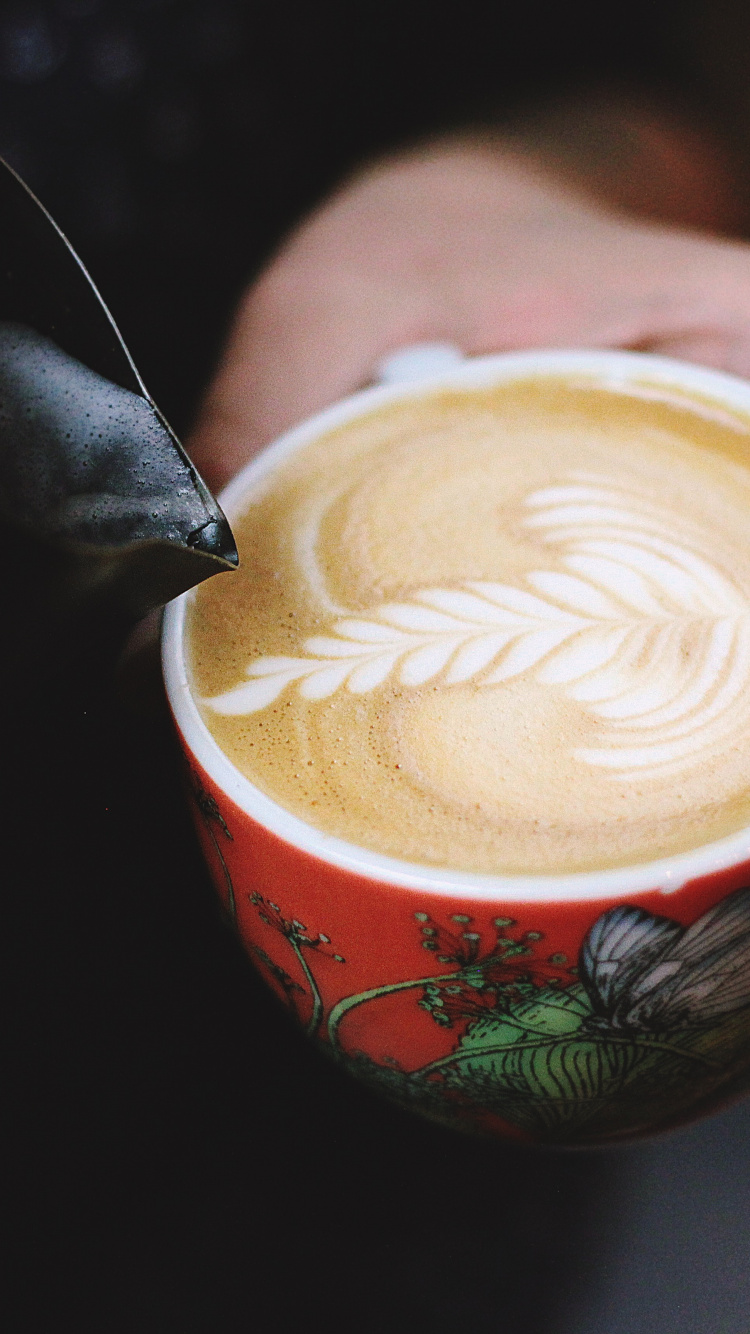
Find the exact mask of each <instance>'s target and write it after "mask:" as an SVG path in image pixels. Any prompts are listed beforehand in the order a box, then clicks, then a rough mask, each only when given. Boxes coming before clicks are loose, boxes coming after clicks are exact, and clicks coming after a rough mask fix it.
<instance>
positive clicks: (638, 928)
mask: <svg viewBox="0 0 750 1334" xmlns="http://www.w3.org/2000/svg"><path fill="white" fill-rule="evenodd" d="M579 968H580V978H581V982H582V983H583V986H584V987H585V989H586V992H587V994H588V996H589V999H590V1001H591V1004H592V1008H593V1022H594V1023H596V1025H597V1027H607V1028H610V1029H620V1030H625V1031H629V1032H636V1031H637V1032H641V1033H643V1032H648V1031H651V1032H657V1031H658V1032H664V1031H665V1030H669V1029H673V1028H683V1027H687V1026H689V1025H694V1024H703V1023H711V1022H713V1021H714V1020H716V1019H718V1018H719V1017H720V1016H722V1015H726V1014H729V1013H731V1012H732V1011H735V1010H740V1009H742V1007H743V1006H745V1005H748V1004H750V889H742V890H738V891H737V893H735V894H732V895H730V896H729V898H726V899H723V900H722V902H721V903H717V904H716V906H715V907H713V908H710V909H709V911H708V912H706V913H704V915H703V916H702V917H700V918H698V921H697V922H693V924H692V926H689V927H684V926H681V925H680V923H679V922H675V921H672V920H671V919H670V918H668V917H656V916H654V915H652V914H651V913H648V912H644V911H643V909H641V908H633V907H630V906H628V905H623V906H621V907H617V908H612V909H611V910H610V911H609V912H606V913H603V914H602V916H601V917H599V918H598V919H597V921H596V922H595V923H594V925H593V926H592V928H591V930H590V931H589V933H588V935H587V937H586V939H585V940H584V943H583V946H582V949H581V955H580V960H579Z"/></svg>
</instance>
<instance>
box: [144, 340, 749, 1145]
mask: <svg viewBox="0 0 750 1334" xmlns="http://www.w3.org/2000/svg"><path fill="white" fill-rule="evenodd" d="M457 360H458V358H457V357H456V356H455V355H453V354H451V352H450V349H443V350H442V351H441V349H440V348H437V349H434V351H433V352H432V353H431V352H430V350H429V349H428V350H424V349H421V350H420V349H417V350H416V351H413V350H412V351H409V352H408V353H407V354H405V355H404V356H403V357H398V358H395V359H391V360H390V361H389V362H388V363H386V364H384V367H383V379H384V380H385V381H387V382H386V383H381V384H380V385H379V386H377V387H375V388H371V389H368V390H365V391H363V392H362V393H358V394H356V395H354V396H353V397H351V398H349V399H347V400H346V401H344V402H341V403H339V404H337V405H335V406H334V407H331V408H329V409H328V410H327V411H325V412H322V413H320V414H319V415H318V416H316V417H315V418H314V419H313V420H311V421H308V422H306V423H305V424H303V425H302V426H299V427H298V428H296V429H295V430H293V431H291V432H290V433H288V434H287V435H285V436H284V437H283V438H282V439H281V440H279V441H277V442H276V443H275V444H274V445H272V446H270V447H269V448H268V449H267V450H265V451H264V452H263V454H262V455H260V456H259V457H258V458H256V459H255V460H253V462H251V463H250V464H249V465H248V466H247V467H246V468H245V469H244V470H243V471H242V472H241V473H240V474H239V475H238V476H237V477H236V478H235V479H234V480H233V481H232V482H231V483H230V484H229V486H228V487H227V488H226V489H225V491H224V492H223V494H222V495H221V497H220V500H221V505H222V508H223V509H224V511H225V513H226V514H227V516H228V518H229V520H230V522H231V520H232V518H233V517H234V516H235V515H237V514H239V513H241V512H242V509H243V501H244V499H245V497H246V496H247V494H248V492H249V491H250V489H251V488H252V487H253V486H254V485H255V484H256V482H257V481H258V480H259V479H260V478H261V477H262V476H263V475H264V474H265V473H266V472H267V471H268V470H269V469H271V468H272V467H273V466H274V465H275V463H276V462H277V461H278V460H280V459H283V458H284V457H286V456H288V455H289V454H290V453H292V452H293V451H295V450H298V449H302V448H304V446H305V445H306V444H307V443H309V442H311V441H312V440H315V439H317V438H318V437H319V436H321V435H322V434H323V433H325V432H327V431H328V430H330V429H331V428H334V427H337V426H339V425H341V424H343V423H345V422H349V421H351V420H353V419H355V418H356V417H358V416H359V415H360V414H364V413H368V412H370V411H371V410H373V409H374V408H377V407H379V406H383V405H386V404H389V403H392V402H394V401H397V400H398V399H400V398H408V397H411V396H413V395H414V394H415V393H418V392H419V390H420V387H421V386H424V388H425V390H430V391H431V390H434V389H435V388H436V387H437V388H445V389H453V388H462V387H472V386H488V385H494V384H500V383H502V382H503V381H506V380H512V379H515V378H519V377H526V376H528V375H533V374H535V373H538V372H542V373H543V372H546V373H551V374H562V375H568V374H576V373H581V372H583V373H585V374H586V375H588V376H591V375H593V376H595V377H600V378H602V379H604V380H609V381H613V382H616V383H619V384H622V383H623V382H626V383H627V382H628V381H633V380H636V379H637V380H638V381H639V382H643V381H644V379H645V380H646V381H648V382H649V383H651V384H654V385H658V386H662V387H665V386H666V387H667V388H671V389H674V388H676V389H677V390H678V391H680V392H682V393H684V392H687V393H688V394H693V395H696V396H698V397H703V398H708V399H710V400H713V401H714V402H718V403H719V404H720V405H724V406H726V407H728V408H730V409H733V410H739V412H740V413H742V414H743V415H745V416H750V385H747V384H745V383H744V382H742V381H740V380H737V379H734V378H732V377H729V376H725V375H722V374H719V373H716V372H712V371H708V370H703V369H699V368H698V367H693V366H689V365H687V364H681V363H677V362H672V361H669V360H667V359H664V358H658V357H651V356H644V355H640V354H632V353H620V352H587V351H584V352H557V351H555V352H530V353H526V352H524V353H512V354H506V355H501V356H496V357H487V358H480V359H476V360H472V361H465V362H462V363H461V364H460V365H459V364H456V363H457ZM749 517H750V516H749ZM227 577H231V576H227ZM190 596H191V594H189V593H188V594H185V595H183V597H181V598H179V599H177V600H176V601H175V602H173V603H171V604H170V606H169V607H168V609H167V613H166V619H165V629H164V643H163V661H164V672H165V679H166V687H167V694H168V698H169V702H170V705H171V709H172V712H173V715H174V720H175V723H176V727H177V730H178V733H179V738H180V741H181V744H182V747H183V749H184V752H185V756H186V761H187V768H188V772H189V784H190V790H191V794H192V803H193V806H194V811H195V816H196V822H197V828H198V832H199V837H200V840H201V843H202V846H203V850H204V853H205V856H206V859H207V861H208V864H209V867H210V869H211V872H212V875H213V878H214V880H215V883H216V887H217V889H218V892H219V895H220V896H221V898H222V900H223V902H224V905H225V906H226V909H227V911H228V913H229V915H230V917H231V919H232V921H233V922H234V924H235V926H236V929H237V931H238V933H239V935H240V937H241V939H242V941H243V942H244V944H245V946H246V948H247V950H248V952H249V954H250V957H251V959H252V960H253V962H254V963H255V965H256V967H257V968H259V969H260V972H261V973H262V975H263V976H264V978H265V979H266V981H267V983H268V984H269V985H270V986H271V988H272V989H273V990H274V991H275V992H276V993H277V994H278V995H279V996H280V997H281V999H282V1000H283V1001H285V1002H286V1004H287V1005H288V1006H289V1008H290V1009H291V1011H292V1012H293V1014H294V1015H295V1016H296V1018H297V1020H298V1021H299V1022H300V1024H301V1025H302V1026H303V1028H304V1029H305V1030H306V1032H307V1033H308V1034H309V1036H310V1037H311V1038H312V1039H313V1040H314V1041H315V1042H317V1043H318V1044H320V1045H321V1046H322V1047H324V1048H325V1049H326V1050H327V1052H328V1053H329V1054H330V1055H331V1056H333V1057H334V1058H335V1059H336V1060H337V1061H338V1062H340V1063H341V1064H342V1065H343V1066H344V1067H345V1068H347V1069H348V1070H349V1071H350V1072H351V1073H352V1074H354V1075H355V1076H357V1077H359V1078H360V1079H362V1080H364V1081H366V1082H367V1083H368V1084H370V1085H371V1086H372V1087H373V1088H374V1089H377V1090H379V1091H380V1092H382V1093H383V1094H385V1095H386V1096H388V1097H390V1098H391V1099H394V1100H395V1101H397V1102H398V1103H400V1104H401V1105H402V1106H405V1107H408V1108H410V1109H412V1110H415V1111H418V1112H420V1113H422V1114H424V1115H426V1116H428V1117H430V1118H432V1119H435V1120H438V1121H440V1122H443V1123H445V1124H449V1125H451V1126H455V1127H458V1128H461V1129H465V1130H470V1131H474V1132H477V1131H478V1132H481V1133H486V1134H491V1135H499V1136H505V1137H510V1138H514V1139H517V1140H524V1141H527V1142H543V1143H553V1144H570V1145H575V1144H586V1143H602V1142H611V1141H613V1140H617V1139H622V1138H627V1137H630V1136H634V1135H639V1134H644V1133H650V1132H653V1131H656V1130H659V1129H663V1128H666V1127H668V1126H670V1125H673V1124H676V1123H678V1122H680V1121H684V1120H686V1119H690V1118H692V1117H693V1116H697V1115H699V1114H702V1113H703V1112H705V1111H708V1110H711V1109H712V1108H714V1107H716V1106H719V1105H720V1104H722V1103H723V1102H725V1101H726V1100H728V1099H729V1098H731V1097H734V1096H737V1095H738V1094H739V1093H741V1092H743V1091H744V1090H745V1087H746V1086H748V1085H750V889H748V888H746V886H749V885H750V829H746V830H743V831H742V832H740V833H735V834H732V835H731V836H729V837H726V838H723V839H721V840H720V841H718V842H714V843H711V844H708V845H706V846H703V847H699V848H696V849H694V850H692V851H689V852H682V853H680V854H678V855H674V856H671V857H667V858H664V859H662V860H659V861H653V862H650V863H645V864H641V865H634V866H629V867H626V868H624V869H615V870H604V871H590V872H582V873H576V874H566V875H546V876H545V875H537V876H530V875H527V876H522V875H517V876H512V875H511V876H507V875H494V876H493V875H481V874H474V873H468V872H456V871H451V870H445V871H441V870H436V869H433V868H430V867H427V866H421V865H417V864H409V863H406V862H401V861H397V860H395V859H393V858H390V857H386V856H381V855H378V854H377V853H374V852H371V851H368V850H365V849H362V848H358V847H355V846H353V845H350V844H348V843H345V842H343V841H342V840H340V839H337V838H335V837H332V836H329V835H327V834H325V833H322V832H320V831H318V830H316V829H315V828H313V827H312V826H311V825H308V824H306V823H305V822H304V821H302V820H301V819H299V818H297V817H296V816H294V815H292V814H290V813H289V812H288V811H286V810H284V809H283V808H282V807H281V806H280V805H278V804H277V803H276V802H274V801H273V800H271V799H270V798H269V797H268V796H266V795H265V794H264V793H263V792H261V791H260V790H259V789H258V788H256V787H255V786H254V785H253V784H252V783H251V782H250V781H249V780H248V779H246V778H245V777H244V776H243V775H242V774H241V773H240V772H239V771H238V770H237V769H236V768H235V767H234V765H233V764H232V763H231V762H230V761H229V759H228V758H227V757H226V755H225V754H224V753H223V752H222V750H221V749H220V748H219V746H218V744H217V743H216V741H215V740H214V739H213V737H212V735H211V733H210V732H209V731H208V729H207V727H206V726H205V724H204V722H203V720H202V719H201V716H200V713H199V711H198V709H197V707H196V704H195V701H194V699H193V697H192V695H191V690H190V685H189V681H188V675H187V671H186V666H185V657H184V652H183V636H184V624H185V610H186V605H187V600H188V599H189V598H190Z"/></svg>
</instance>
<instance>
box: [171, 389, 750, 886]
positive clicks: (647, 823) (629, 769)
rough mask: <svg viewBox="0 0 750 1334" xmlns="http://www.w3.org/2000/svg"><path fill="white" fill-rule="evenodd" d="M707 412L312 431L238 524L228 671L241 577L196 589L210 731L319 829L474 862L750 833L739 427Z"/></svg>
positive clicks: (540, 407) (398, 418)
mask: <svg viewBox="0 0 750 1334" xmlns="http://www.w3.org/2000/svg"><path fill="white" fill-rule="evenodd" d="M701 412H702V416H699V414H698V412H697V411H696V413H695V415H694V417H693V414H691V413H690V412H689V410H687V411H686V409H685V408H684V406H683V405H682V404H680V405H679V406H678V407H677V408H675V407H674V405H670V404H668V403H663V402H660V401H659V400H658V396H654V397H653V398H645V399H641V400H640V401H639V400H638V399H635V398H633V399H628V398H627V397H626V396H625V395H623V394H617V393H615V392H606V393H605V392H604V391H603V390H598V391H597V390H596V389H593V388H589V389H585V388H581V386H573V385H566V384H565V383H564V382H563V383H559V382H550V381H547V382H546V383H545V382H544V381H541V382H525V383H521V384H519V385H515V386H506V387H505V388H504V389H503V390H497V391H494V394H493V395H488V394H487V392H486V391H484V392H482V393H480V392H479V391H470V392H467V393H466V394H464V395H462V396H454V397H453V398H452V399H451V400H450V401H449V402H448V403H447V404H446V403H445V402H443V403H442V404H441V402H440V400H439V399H438V398H437V397H436V398H435V399H434V400H430V399H429V398H426V399H425V400H424V402H422V403H420V404H418V405H415V404H413V403H412V404H406V405H403V406H402V407H401V408H400V409H396V410H393V409H392V410H390V413H384V414H376V415H375V417H374V418H373V419H365V421H363V422H358V423H353V424H352V425H351V426H350V427H349V428H344V429H343V430H342V431H339V432H338V433H337V436H336V438H335V439H331V440H329V441H328V442H324V441H323V442H318V443H317V444H316V445H314V446H312V447H308V449H307V450H305V451H303V453H302V454H301V455H300V458H299V459H293V460H292V461H291V463H290V464H289V465H287V467H286V468H285V469H284V468H282V469H280V470H279V474H278V476H276V475H274V476H273V477H272V478H271V481H270V484H268V483H267V484H266V486H265V488H263V489H262V490H261V493H260V494H259V496H258V497H257V499H256V500H255V501H254V503H253V505H251V507H250V510H249V511H248V516H247V519H246V520H245V521H241V522H240V524H239V525H238V532H239V537H240V539H242V536H243V526H244V527H245V528H246V531H247V534H248V536H249V537H250V546H249V551H248V552H247V553H245V554H244V560H245V562H251V563H252V564H251V567H250V568H249V570H248V573H247V575H246V576H245V577H246V578H247V580H248V588H247V592H246V602H245V605H244V606H241V607H240V605H239V603H238V600H237V596H236V593H237V590H235V597H234V598H229V599H228V601H229V603H232V602H234V604H235V605H234V614H232V615H230V617H229V621H228V624H229V631H228V633H227V631H226V630H225V632H224V650H225V654H224V661H223V662H222V664H221V666H222V670H221V671H220V672H219V674H218V676H217V673H216V672H215V671H207V670H206V667H205V664H206V662H207V653H208V651H209V648H208V646H209V638H210V635H211V633H212V632H215V630H216V628H217V616H216V610H217V609H219V607H220V603H219V601H218V600H219V599H222V595H224V594H225V593H227V592H228V591H229V590H228V589H227V588H226V586H225V585H221V584H220V583H218V582H216V581H215V582H216V587H214V586H213V585H208V586H206V587H205V588H203V589H200V590H198V593H197V594H196V599H195V611H194V615H193V631H192V640H193V645H194V677H195V684H196V691H197V693H198V694H199V696H200V697H201V698H202V707H203V709H204V716H205V717H206V720H207V722H208V723H209V726H210V727H211V729H212V730H213V731H214V733H215V735H216V736H217V739H219V740H220V744H222V745H223V746H224V748H225V749H226V750H227V752H228V753H229V754H230V758H232V759H234V761H235V763H238V764H239V765H240V767H241V768H244V769H245V771H246V772H248V773H249V776H251V777H253V778H254V779H255V781H257V782H260V783H261V785H262V786H265V787H266V790H268V791H270V792H271V794H272V795H276V796H277V798H278V799H280V800H281V801H282V803H283V804H285V805H288V806H290V807H291V808H292V809H294V810H295V811H296V812H297V813H298V814H302V815H303V817H304V818H307V819H309V820H311V821H312V822H313V823H317V824H320V825H322V827H323V828H327V829H329V830H330V832H334V833H337V834H339V835H340V836H343V837H346V838H348V839H349V840H350V841H352V842H359V843H363V844H365V845H366V846H371V847H375V848H377V849H378V850H381V851H385V852H388V853H391V854H392V855H400V856H402V857H406V858H409V859H412V860H420V861H426V862H430V861H433V862H440V863H442V864H446V865H457V866H460V867H462V868H465V869H482V870H515V871H518V870H521V871H529V872H531V871H539V870H567V869H583V868H585V867H588V866H591V865H603V866H608V865H617V864H622V863H623V862H626V861H628V860H634V859H646V858H648V857H650V856H655V855H663V854H664V853H666V852H669V851H674V850H678V849H680V848H682V847H684V846H687V847H689V846H694V845H695V844H696V843H698V842H706V841H709V840H710V838H712V837H718V836H721V834H722V833H725V832H730V831H731V830H732V829H734V828H739V827H742V826H743V825H744V824H745V823H750V791H749V789H750V472H748V471H747V468H746V466H745V462H744V454H743V451H745V450H748V446H749V445H750V435H748V430H747V426H746V425H745V424H744V423H742V422H740V421H737V423H736V424H734V423H733V422H732V420H731V418H730V420H729V423H728V424H727V422H726V417H727V414H726V413H724V414H723V418H722V420H721V421H720V422H714V423H711V421H710V413H709V414H708V417H709V424H708V425H707V424H706V410H705V405H704V406H703V407H702V409H701ZM717 417H718V414H717ZM446 419H447V428H446ZM530 442H533V450H530V448H529V445H530ZM326 445H327V446H328V450H329V457H330V461H331V466H330V469H329V470H328V469H324V468H323V466H322V465H323V459H324V454H323V451H324V449H325V446H326ZM748 457H750V450H748ZM740 460H742V461H740ZM603 465H605V466H603ZM409 502H411V503H412V509H411V512H410V511H409V508H408V506H409ZM259 569H260V570H261V571H262V573H261V575H260V578H259V577H258V570H259ZM436 574H439V575H440V576H441V577H439V578H435V577H430V576H434V575H436ZM347 580H348V586H347ZM392 589H393V590H394V591H395V592H396V593H397V594H400V595H397V596H392V595H391V590H392ZM378 595H379V596H378ZM212 608H213V609H214V614H213V617H212V615H211V611H212ZM230 610H231V609H230ZM201 617H203V620H202V621H201V619H200V618H201ZM243 625H244V630H243V629H242V627H243ZM201 626H202V627H203V629H201ZM297 626H299V629H297ZM310 630H314V633H310ZM201 636H202V637H201ZM280 649H283V651H279V650H280ZM227 650H228V651H227ZM268 650H270V651H268ZM243 657H244V661H242V658H243ZM227 676H229V680H228V681H227ZM219 678H221V682H220V683H221V686H222V687H223V688H221V689H218V690H216V689H213V690H211V689H206V688H205V687H206V686H209V687H210V686H211V685H214V683H216V684H219ZM232 678H234V679H232ZM225 683H226V684H225Z"/></svg>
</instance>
